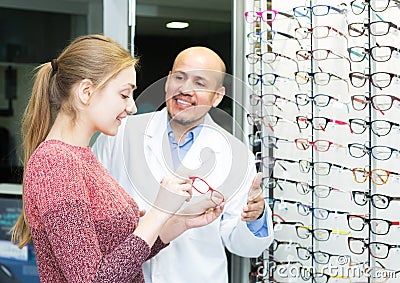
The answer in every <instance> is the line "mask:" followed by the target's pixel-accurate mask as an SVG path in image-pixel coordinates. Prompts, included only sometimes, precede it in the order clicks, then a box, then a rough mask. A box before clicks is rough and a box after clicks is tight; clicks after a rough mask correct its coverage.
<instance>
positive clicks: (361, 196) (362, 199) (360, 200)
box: [353, 191, 368, 205]
mask: <svg viewBox="0 0 400 283" xmlns="http://www.w3.org/2000/svg"><path fill="white" fill-rule="evenodd" d="M353 198H354V202H355V203H356V204H358V205H365V204H366V203H367V201H368V199H367V195H366V194H365V193H364V192H357V191H353Z"/></svg>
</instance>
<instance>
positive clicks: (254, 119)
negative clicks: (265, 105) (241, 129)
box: [247, 114, 260, 126]
mask: <svg viewBox="0 0 400 283" xmlns="http://www.w3.org/2000/svg"><path fill="white" fill-rule="evenodd" d="M247 122H248V123H249V125H251V126H253V125H258V124H259V123H260V117H258V116H257V115H255V114H247Z"/></svg>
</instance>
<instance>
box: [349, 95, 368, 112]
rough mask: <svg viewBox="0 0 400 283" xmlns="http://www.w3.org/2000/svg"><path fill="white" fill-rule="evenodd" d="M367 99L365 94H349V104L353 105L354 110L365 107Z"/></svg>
mask: <svg viewBox="0 0 400 283" xmlns="http://www.w3.org/2000/svg"><path fill="white" fill-rule="evenodd" d="M367 103H368V100H367V97H366V96H365V95H361V94H358V95H353V96H351V104H352V105H353V108H354V110H356V111H361V110H363V109H365V107H366V106H367Z"/></svg>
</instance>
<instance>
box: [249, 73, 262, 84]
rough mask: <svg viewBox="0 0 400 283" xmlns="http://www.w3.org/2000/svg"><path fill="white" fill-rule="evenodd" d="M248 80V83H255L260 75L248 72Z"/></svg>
mask: <svg viewBox="0 0 400 283" xmlns="http://www.w3.org/2000/svg"><path fill="white" fill-rule="evenodd" d="M248 80H249V84H250V85H256V84H257V83H258V81H259V80H260V77H259V76H258V75H257V74H255V73H250V74H249V75H248Z"/></svg>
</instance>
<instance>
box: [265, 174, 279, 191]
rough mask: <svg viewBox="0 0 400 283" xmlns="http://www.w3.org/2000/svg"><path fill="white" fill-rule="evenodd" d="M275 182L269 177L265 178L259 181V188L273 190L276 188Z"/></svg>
mask: <svg viewBox="0 0 400 283" xmlns="http://www.w3.org/2000/svg"><path fill="white" fill-rule="evenodd" d="M276 184H277V180H276V179H273V178H269V177H265V178H263V179H262V181H261V186H262V187H263V188H264V189H266V190H268V189H274V188H275V187H276Z"/></svg>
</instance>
